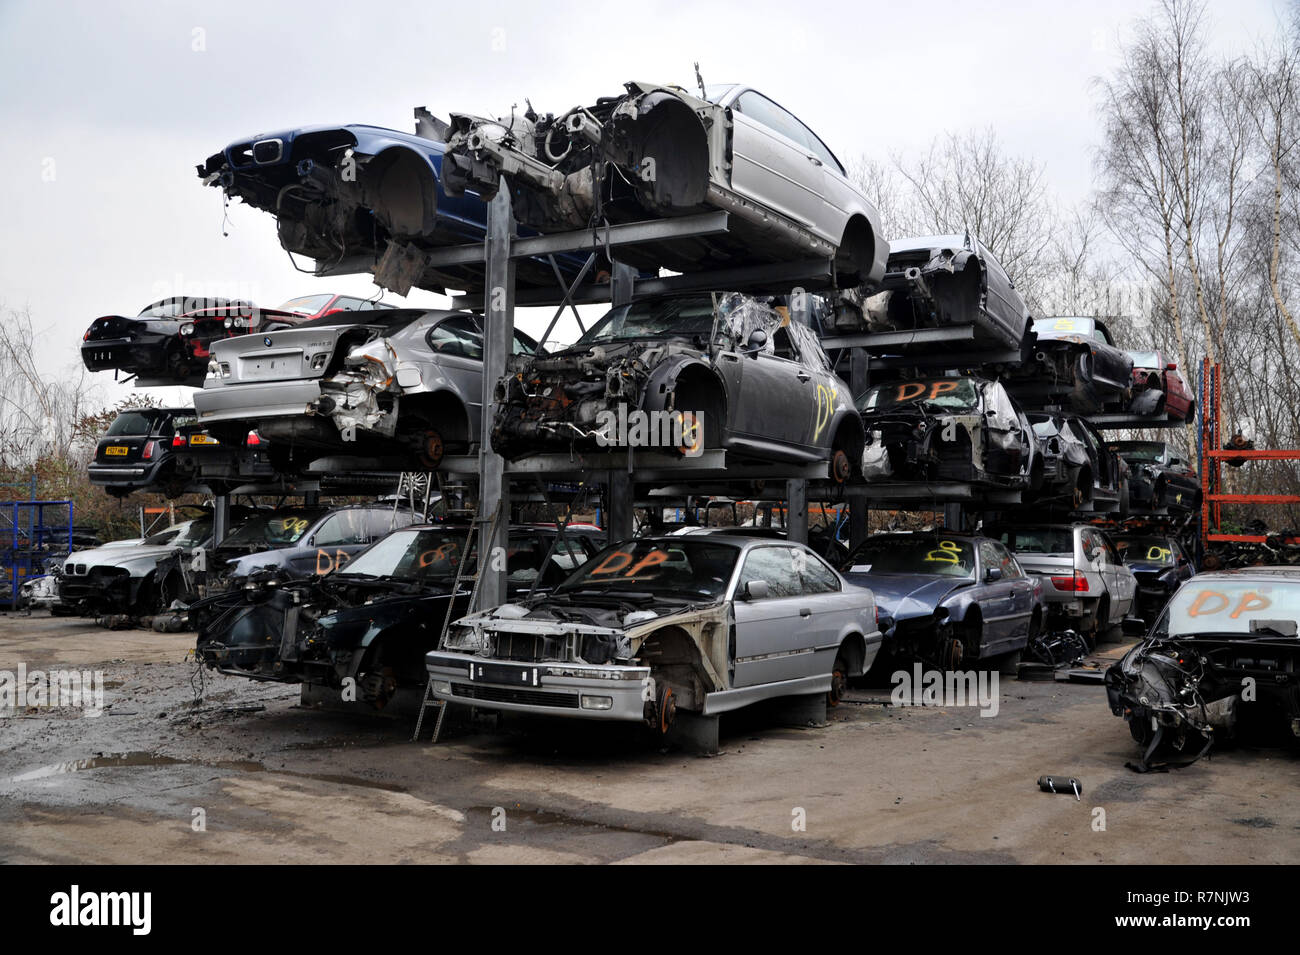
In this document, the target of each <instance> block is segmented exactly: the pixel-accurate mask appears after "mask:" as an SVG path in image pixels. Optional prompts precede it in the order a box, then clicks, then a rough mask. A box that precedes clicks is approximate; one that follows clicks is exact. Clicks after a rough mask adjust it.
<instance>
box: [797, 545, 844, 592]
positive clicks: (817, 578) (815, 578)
mask: <svg viewBox="0 0 1300 955" xmlns="http://www.w3.org/2000/svg"><path fill="white" fill-rule="evenodd" d="M804 556H806V557H807V558H808V560H807V563H805V564H804V566H803V571H802V572H801V573H800V574H799V576H800V578H801V579H802V582H803V592H804V593H806V594H831V593H836V592H837V591H838V590H839V589H840V579H839V578H838V577H837V576H835V571H833V570H831V569H830V568H829V567H828V566H826V564H825V563H823V562H822V560H821V558H819V557H817V556H816V555H815V554H805V555H804Z"/></svg>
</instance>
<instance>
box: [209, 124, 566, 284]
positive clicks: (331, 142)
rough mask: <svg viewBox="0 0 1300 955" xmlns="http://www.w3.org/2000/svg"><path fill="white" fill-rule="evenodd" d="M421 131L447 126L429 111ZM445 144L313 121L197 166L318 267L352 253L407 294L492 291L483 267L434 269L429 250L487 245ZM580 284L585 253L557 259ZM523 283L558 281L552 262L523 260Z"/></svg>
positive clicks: (378, 280) (482, 221)
mask: <svg viewBox="0 0 1300 955" xmlns="http://www.w3.org/2000/svg"><path fill="white" fill-rule="evenodd" d="M416 117H417V120H418V122H419V127H418V128H420V129H422V130H424V131H425V132H426V134H427V136H440V130H441V129H442V128H444V127H443V126H442V124H440V123H439V122H438V121H437V120H435V119H434V117H432V116H430V115H429V114H428V113H427V112H426V111H424V110H422V109H417V110H416ZM445 151H446V147H445V146H444V145H443V143H441V142H438V141H436V140H435V139H430V138H426V136H419V135H417V136H412V135H411V134H409V133H403V132H398V131H397V130H392V129H381V128H379V127H376V126H359V125H357V126H313V127H305V128H301V129H290V130H285V131H283V132H278V133H270V134H265V135H259V136H256V137H254V138H252V139H243V140H237V141H236V142H234V143H231V144H230V145H228V146H227V147H225V149H223V150H222V151H221V152H219V153H216V154H214V155H212V156H210V157H208V159H207V161H206V162H204V163H203V164H202V165H200V166H199V167H198V173H199V178H200V179H201V180H202V181H203V183H204V184H205V185H209V186H214V187H216V188H219V189H221V190H222V192H223V193H224V194H225V195H226V197H227V198H231V199H242V200H243V201H244V202H245V203H247V204H248V205H250V206H253V207H254V208H256V209H261V210H262V211H264V212H269V213H271V214H272V215H273V216H275V218H276V230H277V233H278V235H279V239H280V245H281V246H282V247H283V248H284V249H285V250H286V251H288V252H290V253H293V254H299V255H306V256H310V257H311V258H313V259H315V260H316V263H317V269H318V270H326V269H330V268H335V267H337V266H339V265H340V264H341V263H345V262H347V261H349V260H352V259H359V260H364V261H365V264H366V265H368V266H371V267H373V269H374V272H375V284H377V285H380V286H382V287H383V288H387V289H391V290H392V291H394V292H396V293H397V294H399V295H405V294H406V293H407V292H409V291H410V290H411V288H413V287H415V288H423V289H428V290H429V291H432V292H443V291H445V290H446V289H447V288H448V287H450V288H453V289H462V290H465V291H475V290H479V289H482V288H483V283H484V274H483V272H484V270H483V266H481V265H479V266H449V267H440V268H433V267H430V266H429V265H428V263H427V255H428V253H430V252H433V251H435V250H437V249H440V248H444V247H446V246H448V245H457V244H463V243H471V242H480V241H482V240H483V238H484V236H485V235H486V234H487V207H486V206H485V205H484V204H483V201H482V200H481V199H479V197H478V196H476V195H458V196H454V197H453V196H450V195H448V194H447V193H445V192H443V181H442V165H443V153H444V152H445ZM555 262H556V264H557V265H558V267H559V269H560V271H561V273H562V274H564V275H565V276H566V277H567V278H569V279H570V280H572V278H573V277H574V276H575V275H576V274H577V273H578V270H579V269H581V267H582V264H583V259H582V258H581V257H577V256H573V255H567V254H566V255H559V256H556V257H555ZM515 264H516V267H517V273H516V281H517V282H518V283H519V284H520V286H524V287H527V286H530V285H537V284H541V285H544V286H546V287H553V286H554V284H555V272H554V269H553V268H552V266H551V263H550V261H549V260H547V259H540V260H538V259H522V260H519V261H517V262H516V263H515Z"/></svg>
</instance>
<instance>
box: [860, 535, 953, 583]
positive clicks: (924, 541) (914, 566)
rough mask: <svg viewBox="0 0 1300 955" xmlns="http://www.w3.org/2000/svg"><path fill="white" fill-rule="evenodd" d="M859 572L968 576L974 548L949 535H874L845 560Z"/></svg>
mask: <svg viewBox="0 0 1300 955" xmlns="http://www.w3.org/2000/svg"><path fill="white" fill-rule="evenodd" d="M848 566H849V570H850V571H851V572H853V573H859V574H866V573H871V574H909V575H910V574H931V575H937V576H941V577H970V576H973V575H974V573H975V548H974V547H973V546H972V545H971V543H970V541H964V540H956V539H954V538H951V537H877V538H873V539H871V540H868V541H866V542H864V543H863V544H862V545H861V546H859V547H858V549H857V550H855V551H854V552H853V555H852V556H851V557H850V558H849V561H848Z"/></svg>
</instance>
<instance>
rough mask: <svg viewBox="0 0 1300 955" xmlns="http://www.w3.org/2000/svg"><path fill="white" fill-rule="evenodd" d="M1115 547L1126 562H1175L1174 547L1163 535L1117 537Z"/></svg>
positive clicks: (1165, 564) (1166, 563)
mask: <svg viewBox="0 0 1300 955" xmlns="http://www.w3.org/2000/svg"><path fill="white" fill-rule="evenodd" d="M1115 549H1116V550H1117V551H1119V556H1120V559H1121V560H1123V561H1124V563H1126V564H1163V565H1164V566H1166V567H1172V566H1173V564H1174V550H1173V547H1172V546H1170V543H1169V541H1167V540H1165V539H1164V538H1163V537H1117V538H1115Z"/></svg>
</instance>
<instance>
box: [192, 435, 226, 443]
mask: <svg viewBox="0 0 1300 955" xmlns="http://www.w3.org/2000/svg"><path fill="white" fill-rule="evenodd" d="M220 443H221V442H220V441H218V440H217V439H216V438H213V437H209V436H208V435H206V434H192V435H190V444H220Z"/></svg>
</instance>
